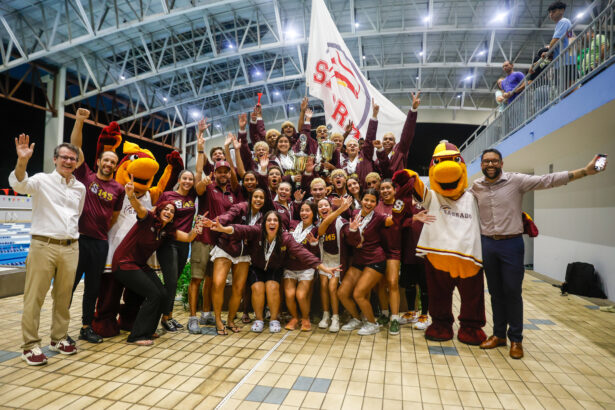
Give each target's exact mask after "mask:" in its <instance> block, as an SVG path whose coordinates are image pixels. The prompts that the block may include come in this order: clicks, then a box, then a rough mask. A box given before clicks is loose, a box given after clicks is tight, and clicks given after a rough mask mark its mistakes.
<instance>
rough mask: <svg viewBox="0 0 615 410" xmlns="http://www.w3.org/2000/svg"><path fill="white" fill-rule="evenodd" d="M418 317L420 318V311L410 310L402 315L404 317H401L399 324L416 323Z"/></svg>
mask: <svg viewBox="0 0 615 410" xmlns="http://www.w3.org/2000/svg"><path fill="white" fill-rule="evenodd" d="M418 318H419V314H418V312H416V311H414V310H410V311H408V312H406V313H404V314H403V315H402V317H400V318H399V324H400V325H407V324H409V323H416V321H417V320H418Z"/></svg>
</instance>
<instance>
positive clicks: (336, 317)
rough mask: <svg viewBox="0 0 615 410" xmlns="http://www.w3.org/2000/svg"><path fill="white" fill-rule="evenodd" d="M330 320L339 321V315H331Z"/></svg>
mask: <svg viewBox="0 0 615 410" xmlns="http://www.w3.org/2000/svg"><path fill="white" fill-rule="evenodd" d="M331 319H337V320H340V315H333V316H331Z"/></svg>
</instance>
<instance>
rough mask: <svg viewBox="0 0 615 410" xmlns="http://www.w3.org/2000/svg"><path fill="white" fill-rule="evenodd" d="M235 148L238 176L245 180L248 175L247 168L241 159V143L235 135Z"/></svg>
mask: <svg viewBox="0 0 615 410" xmlns="http://www.w3.org/2000/svg"><path fill="white" fill-rule="evenodd" d="M233 148H234V149H235V162H237V175H238V176H239V178H243V176H244V175H245V174H246V168H245V167H244V166H243V159H241V142H239V140H238V139H237V137H236V136H235V135H233Z"/></svg>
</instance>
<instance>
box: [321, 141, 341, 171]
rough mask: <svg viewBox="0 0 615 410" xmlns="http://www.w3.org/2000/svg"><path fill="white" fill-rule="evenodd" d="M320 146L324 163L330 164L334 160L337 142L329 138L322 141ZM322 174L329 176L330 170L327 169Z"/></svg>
mask: <svg viewBox="0 0 615 410" xmlns="http://www.w3.org/2000/svg"><path fill="white" fill-rule="evenodd" d="M318 145H319V146H320V155H321V156H322V159H323V160H324V162H330V161H331V159H332V158H333V153H334V152H335V149H336V148H337V145H336V144H335V142H333V141H331V140H330V139H329V137H327V139H326V140H324V141H320V142H319V143H318ZM322 173H323V174H324V175H329V170H328V169H326V168H325V169H324V170H323V171H322Z"/></svg>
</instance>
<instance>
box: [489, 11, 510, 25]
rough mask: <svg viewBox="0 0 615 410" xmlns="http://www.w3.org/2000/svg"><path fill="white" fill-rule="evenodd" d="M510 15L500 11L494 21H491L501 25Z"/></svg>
mask: <svg viewBox="0 0 615 410" xmlns="http://www.w3.org/2000/svg"><path fill="white" fill-rule="evenodd" d="M507 15H508V11H500V12H498V13H497V14H496V15H495V17H494V18H493V20H491V22H492V23H501V22H503V21H504V19H505V18H506V16H507Z"/></svg>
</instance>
